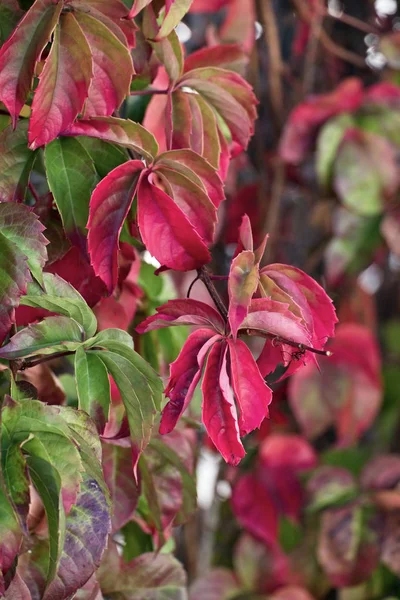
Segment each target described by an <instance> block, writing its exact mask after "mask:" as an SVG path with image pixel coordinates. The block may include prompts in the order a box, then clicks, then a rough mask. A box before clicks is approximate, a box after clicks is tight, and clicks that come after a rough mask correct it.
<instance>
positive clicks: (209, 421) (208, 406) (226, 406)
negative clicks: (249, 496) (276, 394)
mask: <svg viewBox="0 0 400 600" xmlns="http://www.w3.org/2000/svg"><path fill="white" fill-rule="evenodd" d="M226 354H227V346H226V343H225V342H224V343H223V342H220V343H216V344H215V345H214V346H213V348H212V349H211V351H210V353H209V355H208V358H207V362H206V367H205V371H204V378H203V383H202V386H201V389H202V392H203V422H204V425H205V427H206V429H207V433H208V435H209V436H210V438H211V440H212V442H213V443H214V445H215V447H216V448H217V449H218V451H219V452H220V453H221V455H222V456H223V458H224V459H225V460H226V462H228V463H229V464H231V465H237V464H238V463H239V462H240V460H241V459H242V458H243V457H244V455H245V454H246V453H245V451H244V448H243V445H242V442H241V441H240V436H239V427H238V421H237V411H236V407H235V404H234V400H233V396H232V392H231V389H230V383H229V379H228V374H227V371H226Z"/></svg>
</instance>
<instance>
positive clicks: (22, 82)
mask: <svg viewBox="0 0 400 600" xmlns="http://www.w3.org/2000/svg"><path fill="white" fill-rule="evenodd" d="M61 9H62V3H61V2H59V3H57V4H55V3H54V1H53V0H36V2H35V3H34V4H33V5H32V6H31V8H30V9H29V10H28V12H27V13H26V14H25V16H24V17H23V19H22V20H21V21H20V23H19V24H18V26H17V28H16V29H15V31H14V33H13V34H12V36H11V37H10V38H9V39H8V40H7V41H6V42H5V44H3V46H2V47H1V50H0V100H1V101H2V102H4V104H5V105H6V107H7V109H8V111H9V113H10V115H11V116H12V118H13V124H14V126H15V123H16V120H17V117H18V115H19V113H20V111H21V108H22V107H23V105H24V103H25V100H26V98H27V96H28V93H29V91H30V89H31V85H32V79H33V74H34V70H35V64H36V61H38V60H39V58H40V55H41V53H42V52H43V50H44V48H45V46H46V44H47V42H48V41H49V39H50V36H51V34H52V31H53V30H54V28H55V26H56V24H57V21H58V18H59V16H60V13H61Z"/></svg>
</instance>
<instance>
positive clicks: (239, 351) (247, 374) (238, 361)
mask: <svg viewBox="0 0 400 600" xmlns="http://www.w3.org/2000/svg"><path fill="white" fill-rule="evenodd" d="M228 345H229V356H230V370H231V376H232V387H233V391H234V393H235V398H236V402H237V404H238V407H239V430H240V435H241V436H243V435H246V434H247V433H250V431H253V429H257V428H258V427H260V425H261V423H262V421H263V420H264V419H265V417H268V406H269V404H270V403H271V400H272V391H271V390H270V388H269V387H268V386H267V384H266V383H265V381H264V379H263V378H262V376H261V374H260V372H259V370H258V367H257V364H256V362H255V360H254V358H253V356H252V354H251V352H250V350H249V349H248V347H247V346H246V344H245V343H244V342H242V341H241V340H236V341H234V340H231V339H228Z"/></svg>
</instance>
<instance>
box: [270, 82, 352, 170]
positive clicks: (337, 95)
mask: <svg viewBox="0 0 400 600" xmlns="http://www.w3.org/2000/svg"><path fill="white" fill-rule="evenodd" d="M362 100H363V89H362V83H361V80H359V79H356V78H351V79H346V80H345V81H343V82H342V83H341V84H340V85H339V86H338V87H337V88H336V90H334V91H333V92H331V93H329V94H323V95H320V96H312V97H311V98H309V99H308V100H306V101H305V102H304V103H303V104H300V105H298V106H297V107H296V108H295V109H294V110H293V111H292V113H291V114H290V116H289V120H288V121H287V123H286V126H285V129H284V131H283V135H282V138H281V142H280V147H279V152H280V155H281V157H282V158H283V160H285V161H286V162H288V163H293V164H298V163H300V162H301V161H302V160H304V158H305V157H306V155H307V153H308V152H309V151H310V150H311V148H312V144H313V141H314V138H315V135H316V133H317V131H318V129H319V127H320V126H321V125H322V124H323V123H324V122H325V121H327V120H328V119H330V118H331V117H333V116H334V115H338V114H341V113H343V112H353V111H355V110H357V109H358V108H359V106H360V105H361V103H362Z"/></svg>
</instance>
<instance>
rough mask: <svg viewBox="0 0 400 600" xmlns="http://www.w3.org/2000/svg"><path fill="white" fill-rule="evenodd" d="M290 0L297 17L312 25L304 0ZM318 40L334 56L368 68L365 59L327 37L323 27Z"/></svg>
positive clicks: (311, 15) (312, 17)
mask: <svg viewBox="0 0 400 600" xmlns="http://www.w3.org/2000/svg"><path fill="white" fill-rule="evenodd" d="M292 1H293V4H294V6H295V7H296V10H297V12H298V14H299V17H300V18H301V19H302V20H303V21H305V22H306V23H309V24H310V25H311V26H312V23H313V21H314V15H313V13H312V11H311V10H310V9H309V7H308V5H307V4H306V2H304V0H292ZM319 41H320V42H321V44H322V45H323V46H324V48H325V50H327V51H328V52H330V53H331V54H333V55H334V56H338V57H339V58H341V59H342V60H345V61H346V62H348V63H350V64H352V65H355V66H356V67H359V68H360V69H367V68H368V66H367V64H366V62H365V59H364V58H363V57H362V56H360V55H359V54H356V53H355V52H351V50H346V48H343V46H339V44H336V42H334V41H333V40H332V39H331V38H330V37H329V35H328V34H327V33H326V31H325V29H324V28H323V27H321V29H320V31H319Z"/></svg>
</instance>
